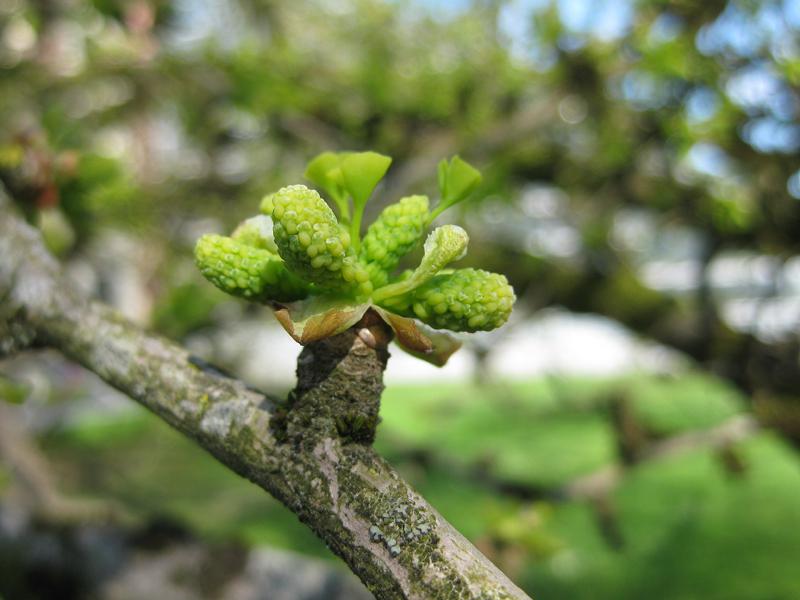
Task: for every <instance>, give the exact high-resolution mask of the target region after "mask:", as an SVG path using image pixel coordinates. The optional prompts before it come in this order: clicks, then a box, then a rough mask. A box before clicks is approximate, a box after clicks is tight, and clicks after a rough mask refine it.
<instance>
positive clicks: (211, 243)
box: [194, 234, 308, 302]
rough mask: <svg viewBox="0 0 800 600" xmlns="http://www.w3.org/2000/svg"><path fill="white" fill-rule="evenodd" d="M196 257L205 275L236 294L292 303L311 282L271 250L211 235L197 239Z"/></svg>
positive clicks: (303, 295) (222, 288) (299, 297)
mask: <svg viewBox="0 0 800 600" xmlns="http://www.w3.org/2000/svg"><path fill="white" fill-rule="evenodd" d="M194 256H195V261H196V262H197V266H198V268H199V269H200V272H201V273H202V274H203V276H204V277H205V278H206V279H208V280H209V281H210V282H211V283H213V284H214V285H215V286H217V287H218V288H219V289H221V290H222V291H223V292H226V293H228V294H231V295H233V296H239V297H242V298H247V299H248V300H254V301H261V302H265V301H268V300H275V301H278V302H291V301H293V300H299V299H301V298H305V297H306V296H307V295H308V285H306V284H305V283H304V282H303V281H302V280H301V279H300V278H298V277H296V276H295V275H293V274H292V273H290V272H289V271H288V270H287V269H286V266H285V265H284V263H283V261H282V260H281V259H280V258H279V257H278V256H276V255H275V254H272V253H271V252H270V251H269V250H265V249H263V248H256V247H254V246H251V245H248V244H245V243H243V242H241V241H239V240H234V239H233V238H229V237H225V236H222V235H210V234H209V235H204V236H202V237H201V238H200V239H199V240H197V245H196V246H195V249H194Z"/></svg>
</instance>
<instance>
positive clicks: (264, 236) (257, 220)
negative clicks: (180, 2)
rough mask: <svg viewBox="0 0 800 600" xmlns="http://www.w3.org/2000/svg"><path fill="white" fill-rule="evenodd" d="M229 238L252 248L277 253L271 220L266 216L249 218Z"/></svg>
mask: <svg viewBox="0 0 800 600" xmlns="http://www.w3.org/2000/svg"><path fill="white" fill-rule="evenodd" d="M231 237H232V238H233V239H235V240H236V241H237V242H241V243H242V244H245V245H246V246H252V247H253V248H262V249H263V250H269V251H270V252H272V253H273V254H277V253H278V246H277V245H276V244H275V237H274V236H273V234H272V219H270V218H269V217H268V216H266V215H258V216H255V217H250V218H249V219H247V220H246V221H242V223H241V224H240V225H239V226H238V227H237V228H236V230H235V231H234V232H233V234H231Z"/></svg>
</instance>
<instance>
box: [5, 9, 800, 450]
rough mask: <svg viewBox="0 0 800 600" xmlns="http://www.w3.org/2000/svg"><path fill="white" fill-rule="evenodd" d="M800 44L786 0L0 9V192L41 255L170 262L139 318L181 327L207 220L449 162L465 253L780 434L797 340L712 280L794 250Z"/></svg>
mask: <svg viewBox="0 0 800 600" xmlns="http://www.w3.org/2000/svg"><path fill="white" fill-rule="evenodd" d="M799 28H800V10H798V8H797V4H796V3H795V2H792V1H791V0H784V1H782V2H781V1H778V0H765V1H761V2H754V1H751V0H738V1H730V2H723V1H718V0H713V1H709V2H688V1H681V2H664V1H662V0H639V1H635V2H634V1H632V0H630V1H623V2H611V1H604V2H599V3H597V2H591V1H589V0H569V1H568V0H559V1H553V2H547V1H544V0H543V1H532V0H512V1H509V2H501V1H499V0H490V1H475V2H473V3H471V4H468V3H466V2H450V3H448V2H439V3H426V2H422V1H420V0H416V1H415V2H411V1H407V2H388V1H379V0H357V1H354V2H344V3H331V2H322V1H317V0H294V1H292V2H282V1H280V0H213V1H207V2H200V1H197V0H181V1H179V2H174V3H171V2H163V1H160V0H126V1H122V0H94V1H92V2H88V1H81V0H59V1H57V2H43V1H37V0H11V1H8V2H4V3H3V6H2V8H0V65H1V66H2V69H1V70H0V179H2V181H3V183H4V184H5V185H6V186H7V187H8V188H9V189H10V190H11V192H12V193H13V194H14V196H15V197H16V199H17V200H18V202H19V203H20V205H21V206H22V207H23V208H24V210H25V212H26V214H28V215H29V217H30V218H31V220H34V221H37V222H38V223H40V225H41V226H42V227H43V228H44V229H45V233H46V234H47V236H48V240H50V242H51V246H52V247H53V248H54V249H56V250H60V251H61V252H68V251H72V252H77V251H80V249H81V248H82V247H83V246H84V245H85V244H87V243H90V242H91V241H92V240H93V239H95V236H96V235H97V234H98V233H99V232H101V231H102V230H103V228H109V227H110V228H117V229H125V230H127V231H129V232H133V234H134V235H136V236H138V237H139V239H141V240H143V243H144V241H145V240H146V244H148V245H156V246H158V245H160V246H164V247H165V248H166V249H167V250H168V251H166V252H164V253H163V256H166V257H168V260H167V261H166V262H165V263H164V264H160V265H158V266H157V267H155V269H154V270H155V273H156V274H157V275H159V277H155V276H154V281H157V284H154V286H153V292H154V294H155V296H156V303H155V309H154V312H153V320H154V322H155V323H156V324H157V325H159V326H160V327H161V328H162V330H165V331H166V332H168V333H170V334H172V335H183V334H185V333H187V332H188V331H190V330H191V329H192V328H195V327H199V326H203V325H204V324H206V323H207V322H208V315H209V314H210V311H211V309H212V308H213V306H214V305H215V304H216V303H217V302H219V297H218V296H211V297H206V298H203V297H202V296H203V294H206V293H207V292H203V291H201V290H203V289H204V288H202V287H200V288H195V287H194V286H193V284H194V283H196V281H197V279H196V275H195V274H194V273H193V272H192V270H191V269H190V268H188V267H186V264H187V263H188V261H189V252H188V250H189V248H190V246H191V243H192V242H193V241H194V238H195V237H196V234H197V233H198V231H197V227H196V225H197V222H198V220H199V219H201V218H202V217H203V216H205V215H209V214H214V215H216V219H217V221H218V222H217V226H218V228H219V229H227V230H229V229H231V228H232V226H233V225H235V223H236V222H237V221H238V220H240V219H241V218H242V217H243V216H245V215H247V214H249V213H250V212H252V209H253V207H254V206H255V203H256V202H257V200H258V198H260V197H261V196H262V195H263V194H264V193H265V192H268V191H271V190H272V189H274V188H276V187H278V186H281V185H283V184H285V183H287V182H294V181H300V180H301V173H302V168H303V165H304V164H305V162H306V160H307V159H308V158H309V157H311V156H313V155H314V154H316V153H318V152H320V151H322V150H327V149H332V150H336V149H363V148H374V149H376V150H378V151H380V152H382V153H385V154H388V155H391V156H393V157H394V158H395V164H396V165H397V166H396V167H395V168H393V170H392V171H391V172H390V174H389V179H388V181H387V183H386V185H385V187H384V190H383V191H384V198H385V200H386V201H389V200H392V199H395V198H396V197H397V196H398V195H399V194H401V193H404V192H408V191H410V190H414V191H432V189H433V188H434V183H435V164H436V161H438V159H439V158H441V156H444V155H448V154H452V153H455V152H460V153H461V154H462V155H464V156H465V157H466V158H468V159H469V160H470V161H472V162H474V163H475V164H478V165H480V166H481V167H482V168H483V169H484V170H485V172H486V175H487V176H486V178H485V182H484V189H483V190H482V191H483V194H482V197H485V198H486V200H485V201H484V202H482V203H477V202H476V203H472V205H471V206H469V207H467V208H465V209H464V211H465V215H464V217H465V218H470V213H471V214H472V216H474V217H477V219H479V221H478V222H479V223H490V224H492V225H491V226H486V227H484V228H483V229H482V231H479V232H476V234H475V235H474V237H475V240H476V246H477V247H478V248H477V250H478V251H473V253H472V254H471V257H472V260H474V261H475V262H480V263H481V264H487V262H488V263H489V264H488V265H487V266H489V267H491V268H496V269H498V270H502V271H504V272H508V273H509V275H510V279H512V282H513V283H514V285H515V287H516V289H517V290H518V293H519V295H520V296H522V297H523V298H524V300H525V301H527V303H528V305H529V307H530V308H531V309H538V308H541V307H544V306H549V305H563V306H566V307H567V308H570V309H572V310H577V311H590V312H598V313H600V314H604V315H607V316H609V317H611V318H614V319H618V320H620V321H621V322H623V323H624V324H626V325H628V326H629V327H631V328H633V329H634V330H636V331H638V332H640V333H642V334H644V335H647V336H651V337H653V338H655V339H657V340H659V341H661V342H664V343H667V344H669V345H671V346H673V347H675V348H678V349H679V350H682V351H684V352H687V353H688V354H689V355H690V356H692V357H693V358H695V359H696V360H697V361H699V362H700V363H702V364H704V365H706V366H708V367H709V368H712V369H713V370H715V371H716V372H718V373H720V374H722V375H724V376H725V377H728V378H729V379H731V380H732V381H734V382H735V383H736V384H737V385H739V386H740V387H741V388H742V389H743V390H745V391H746V392H747V393H748V394H750V395H751V396H752V397H753V398H754V399H755V400H756V406H757V408H759V410H760V411H761V414H762V416H763V417H764V419H765V420H767V421H769V422H771V423H773V424H776V425H778V426H780V427H781V428H783V429H784V430H785V431H786V432H787V433H788V434H789V435H791V436H793V437H794V438H795V439H800V403H799V402H798V401H797V395H796V394H797V392H796V390H798V389H800V366H799V365H798V360H797V356H798V350H799V349H800V343H799V342H798V338H797V336H796V335H790V334H786V335H781V336H772V337H769V336H767V337H765V336H759V335H757V332H754V331H746V330H742V329H741V328H739V329H734V328H733V327H732V326H731V324H730V323H729V322H728V321H726V320H725V319H724V318H723V316H722V315H721V311H720V298H719V294H718V293H717V290H715V289H714V287H713V285H712V283H711V267H712V266H713V265H714V263H715V260H716V259H718V258H719V257H720V256H723V255H725V254H726V253H730V252H732V251H742V252H747V253H749V255H754V256H768V257H770V258H771V259H773V260H774V261H776V264H777V265H778V267H779V268H777V269H776V270H775V272H774V273H773V275H772V280H771V286H768V287H770V289H771V290H772V291H771V292H767V296H768V295H769V294H770V293H773V294H774V293H777V292H778V291H780V286H781V285H782V283H781V273H782V271H781V270H780V267H782V266H783V265H788V264H789V263H790V262H791V260H792V259H794V258H795V257H796V256H797V254H798V247H799V246H800V201H799V200H798V198H800V171H798V167H800V165H799V164H798V162H797V152H798V150H799V149H800V99H799V96H798V86H800V40H799V39H798V30H799ZM531 186H535V187H533V188H531ZM531 189H533V191H532V192H531ZM377 208H378V207H377V206H376V207H373V210H375V209H377ZM536 223H539V224H540V225H541V224H545V225H546V226H545V227H543V229H544V230H543V231H539V229H534V225H535V224H536ZM631 223H633V224H634V225H635V224H636V223H645V224H646V228H645V230H644V231H645V232H644V234H640V235H639V238H636V236H633V237H631V236H630V235H627V236H626V235H625V232H626V231H629V230H630V225H631ZM626 226H627V229H626ZM472 230H473V231H474V230H475V227H473V228H472ZM682 231H688V232H690V234H691V240H692V247H693V248H694V256H693V258H695V259H696V264H697V274H696V276H694V275H687V276H686V278H687V281H686V282H685V283H686V289H687V290H688V293H683V294H680V295H676V294H666V293H664V292H663V291H659V290H656V289H653V288H652V287H650V286H648V282H647V281H646V278H643V277H642V270H641V268H640V267H641V265H642V261H643V259H644V258H645V257H646V255H647V254H648V253H649V252H651V250H652V246H653V244H652V243H651V242H653V240H656V242H658V243H661V244H662V246H664V245H665V246H666V247H662V248H661V251H662V252H667V253H668V252H670V251H671V250H673V248H671V247H670V239H672V238H670V237H668V236H667V237H664V236H663V234H664V232H678V233H680V232H682ZM537 232H538V233H537ZM534 234H535V235H534ZM540 234H541V235H540ZM545 234H546V235H545ZM559 236H560V237H559ZM642 237H644V238H646V239H645V240H644V241H642V239H641V238H642ZM649 238H652V239H649ZM493 263H494V264H493ZM193 277H194V278H195V279H193ZM190 298H200V300H199V302H198V304H197V306H193V307H192V308H191V310H188V309H187V307H186V306H185V304H186V302H185V301H184V300H186V299H190ZM795 329H796V328H795Z"/></svg>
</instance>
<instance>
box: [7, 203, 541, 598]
mask: <svg viewBox="0 0 800 600" xmlns="http://www.w3.org/2000/svg"><path fill="white" fill-rule="evenodd" d="M0 302H2V303H0V335H2V337H0V356H1V355H2V354H8V353H10V352H12V351H17V350H19V349H21V348H24V347H31V346H49V347H52V348H55V349H57V350H59V351H61V352H62V353H63V354H65V355H66V356H68V357H70V358H71V359H73V360H75V361H76V362H78V363H80V364H82V365H83V366H84V367H86V368H87V369H89V370H91V371H93V372H95V373H97V374H98V375H99V376H100V377H101V378H103V379H104V380H105V381H106V382H108V383H109V384H110V385H112V386H114V387H115V388H117V389H119V390H120V391H122V392H124V393H125V394H127V395H128V396H130V397H131V398H133V399H134V400H136V401H137V402H139V403H140V404H142V405H144V406H145V407H147V408H148V409H149V410H151V411H152V412H154V413H155V414H157V415H158V416H159V417H161V418H162V419H164V420H165V421H167V422H168V423H169V424H170V425H172V426H173V427H175V428H176V429H178V430H179V431H181V432H182V433H183V434H185V435H187V436H189V437H190V438H192V439H193V440H195V441H196V442H197V443H198V444H200V445H201V446H202V447H204V448H205V449H206V450H208V451H209V452H210V453H211V454H213V455H214V456H215V457H216V458H217V459H218V460H219V461H221V462H222V463H223V464H225V465H227V466H228V467H230V468H231V469H232V470H233V471H235V472H236V473H238V474H239V475H241V476H243V477H246V478H248V479H250V480H251V481H253V482H254V483H256V484H257V485H259V486H260V487H262V488H263V489H264V490H266V491H267V492H269V493H270V494H272V495H273V496H274V497H276V498H277V499H278V500H280V501H281V502H283V503H284V504H285V505H286V506H287V507H289V508H290V509H291V510H292V511H293V512H294V513H295V514H296V515H297V516H298V517H299V518H300V520H301V521H303V522H304V523H305V524H307V525H308V526H309V527H310V528H311V529H312V530H313V531H314V532H315V533H316V534H317V535H318V536H319V537H320V538H322V539H323V540H324V541H325V542H326V543H327V544H328V546H329V547H330V548H331V550H333V552H335V553H336V554H337V555H339V556H340V557H341V558H342V559H344V561H345V562H346V563H347V564H348V565H349V567H350V568H351V570H352V571H353V572H354V573H356V575H358V576H359V577H360V578H361V580H362V581H363V582H364V583H365V584H366V586H367V587H368V588H369V589H370V590H371V591H372V592H373V593H374V594H375V596H376V597H378V598H387V599H394V598H420V599H421V598H459V599H462V598H463V599H472V598H474V599H476V600H477V599H478V598H481V599H501V598H527V596H526V595H525V594H524V593H523V592H522V591H521V590H520V589H519V588H517V587H516V586H515V585H514V584H513V583H512V582H511V581H510V580H509V579H508V578H507V577H506V576H505V575H503V573H501V572H500V571H499V570H498V569H497V568H496V567H495V566H494V565H492V564H491V562H489V560H488V559H486V558H485V557H484V556H483V555H482V554H481V553H480V552H479V551H478V550H477V549H475V547H474V546H472V544H470V543H469V541H467V540H466V539H465V538H464V537H463V536H462V535H461V534H459V533H458V532H457V531H456V530H455V529H454V528H453V527H452V526H451V525H450V524H449V523H448V522H447V521H446V520H445V519H444V518H442V516H441V515H439V513H438V512H436V510H435V509H434V508H433V507H431V506H430V505H429V504H428V503H427V502H426V501H425V500H424V499H423V498H422V497H421V496H420V495H419V494H417V493H416V492H415V491H414V490H413V489H411V487H410V486H409V485H408V484H407V483H406V482H405V481H404V480H403V479H402V478H401V477H400V476H399V475H398V474H397V472H396V471H395V470H394V469H393V468H392V467H391V466H390V465H389V464H388V463H386V462H385V461H384V460H383V459H382V458H381V457H380V456H378V455H377V454H376V453H375V451H374V450H373V449H372V447H371V446H370V445H369V443H368V442H369V441H371V439H372V435H373V433H374V427H375V425H376V424H377V407H378V402H379V398H380V392H381V390H382V374H383V369H384V368H385V366H386V360H387V358H388V353H387V352H386V350H385V347H382V346H381V345H380V344H375V343H374V340H375V337H376V336H375V335H374V331H367V330H365V329H364V328H365V327H370V324H369V323H364V324H362V325H361V328H356V329H354V330H350V331H348V332H345V333H344V334H341V335H340V336H337V337H336V338H332V339H330V340H327V341H325V342H322V343H320V344H316V345H314V346H309V347H307V348H306V349H304V351H303V353H302V355H301V358H300V361H299V365H298V379H299V383H298V388H297V389H296V390H295V392H294V393H293V394H292V395H291V397H290V399H289V401H288V402H286V403H281V402H277V401H274V400H271V399H269V398H268V397H266V396H265V395H263V394H261V393H259V392H257V391H254V390H253V389H251V388H248V387H247V386H246V385H245V384H244V383H243V382H241V381H238V380H235V379H231V378H228V377H226V376H224V375H222V374H220V373H219V372H217V371H216V370H214V369H209V368H206V367H203V366H202V365H201V364H200V363H199V362H198V361H196V360H193V359H192V357H191V356H190V355H189V353H188V352H187V351H186V350H185V349H184V348H182V347H180V346H178V345H176V344H174V343H172V342H170V341H168V340H166V339H163V338H161V337H158V336H155V335H152V334H149V333H147V332H145V331H143V330H142V329H141V328H139V327H138V326H136V325H135V324H133V323H131V322H130V321H128V320H126V319H125V318H123V317H122V316H121V315H119V314H118V313H116V312H115V311H114V310H112V309H111V308H110V307H108V306H106V305H104V304H102V303H99V302H93V301H90V300H89V299H87V298H85V297H84V296H83V295H82V294H81V293H79V292H78V291H77V290H76V289H75V288H74V286H72V285H71V283H70V282H69V281H68V280H67V279H66V278H65V277H64V276H63V275H62V273H61V271H60V268H59V265H58V263H57V262H56V260H55V259H54V258H53V257H52V256H51V255H49V254H48V253H47V251H46V250H45V248H44V246H43V244H42V241H41V239H40V237H39V235H38V233H37V232H36V230H35V229H33V228H32V227H30V226H28V225H27V224H26V223H25V222H24V221H22V220H21V219H20V218H19V217H17V216H16V215H15V213H14V212H13V210H12V209H11V207H10V203H9V201H8V199H7V198H6V197H5V196H4V195H3V194H2V192H0Z"/></svg>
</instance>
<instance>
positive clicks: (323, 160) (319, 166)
mask: <svg viewBox="0 0 800 600" xmlns="http://www.w3.org/2000/svg"><path fill="white" fill-rule="evenodd" d="M342 158H343V153H339V154H337V153H335V152H323V153H322V154H318V155H317V156H316V157H314V158H313V159H312V160H311V162H309V163H308V165H307V166H306V172H305V177H306V179H308V180H309V181H311V182H312V183H314V184H315V185H317V186H319V187H321V188H322V189H323V190H325V191H326V192H327V193H328V195H329V196H330V197H331V198H332V199H333V201H334V202H335V203H336V206H337V207H338V208H339V217H340V219H341V220H343V221H347V220H349V219H350V207H349V206H348V203H347V190H345V188H344V185H343V178H342V173H341V170H340V168H339V165H340V164H341V162H342Z"/></svg>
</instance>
